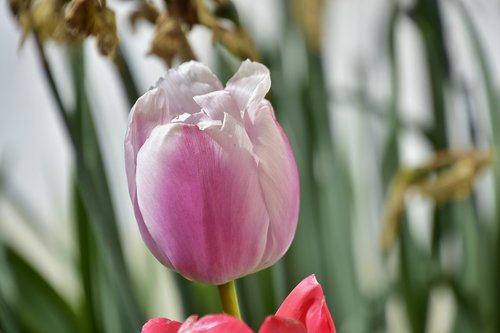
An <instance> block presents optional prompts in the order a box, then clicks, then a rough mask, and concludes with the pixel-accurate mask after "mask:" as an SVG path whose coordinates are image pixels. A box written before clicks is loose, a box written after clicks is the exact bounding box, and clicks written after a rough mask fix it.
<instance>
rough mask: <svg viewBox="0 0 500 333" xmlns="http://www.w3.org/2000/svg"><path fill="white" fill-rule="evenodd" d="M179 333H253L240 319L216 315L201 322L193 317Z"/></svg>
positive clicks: (208, 316) (206, 317)
mask: <svg viewBox="0 0 500 333" xmlns="http://www.w3.org/2000/svg"><path fill="white" fill-rule="evenodd" d="M179 333H252V330H251V329H250V328H249V327H248V326H247V324H245V323H244V322H242V321H241V320H239V319H236V318H234V317H231V316H229V315H226V314H216V315H207V316H205V317H202V318H201V319H199V320H196V316H191V317H190V318H188V319H187V320H186V321H185V322H184V324H183V325H182V326H181V328H180V330H179Z"/></svg>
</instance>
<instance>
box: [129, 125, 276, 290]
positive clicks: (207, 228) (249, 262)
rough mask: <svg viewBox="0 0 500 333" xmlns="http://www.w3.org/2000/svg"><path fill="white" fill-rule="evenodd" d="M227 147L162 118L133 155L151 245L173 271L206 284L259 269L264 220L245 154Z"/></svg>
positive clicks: (253, 172)
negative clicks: (157, 249)
mask: <svg viewBox="0 0 500 333" xmlns="http://www.w3.org/2000/svg"><path fill="white" fill-rule="evenodd" d="M231 147H232V150H229V148H227V147H226V148H224V147H222V146H221V145H220V144H218V143H217V142H216V141H215V140H213V139H212V138H211V137H210V136H209V134H208V133H206V132H205V131H202V130H200V129H199V128H198V127H196V126H190V125H181V124H169V125H165V126H162V127H159V128H157V129H155V131H153V133H152V134H151V136H150V138H149V139H148V140H147V141H146V143H145V144H144V145H143V147H142V148H141V150H140V151H139V154H138V157H137V195H138V203H139V208H140V211H141V213H142V216H143V217H144V222H145V225H146V226H147V228H148V230H149V231H150V233H151V235H152V236H153V238H154V240H155V242H156V244H158V245H159V246H160V247H161V248H162V250H163V252H164V253H165V255H166V256H167V257H168V258H169V259H170V262H171V264H172V266H171V267H172V268H174V269H175V270H176V271H178V272H179V273H180V274H182V275H184V276H185V277H187V278H190V279H193V280H197V281H203V282H206V283H211V284H221V283H225V282H227V281H229V280H232V279H234V278H237V277H240V276H242V275H246V274H248V273H250V272H252V270H253V269H257V268H258V267H259V263H260V260H261V257H262V254H263V251H264V248H265V239H262V237H261V235H262V234H265V233H266V232H267V227H268V223H269V221H268V216H267V212H266V207H265V203H264V200H263V198H262V194H261V190H260V186H259V183H258V176H257V172H256V169H255V163H254V161H253V157H252V156H251V155H250V154H249V153H248V151H246V150H245V149H243V148H241V147H238V146H237V145H234V146H231Z"/></svg>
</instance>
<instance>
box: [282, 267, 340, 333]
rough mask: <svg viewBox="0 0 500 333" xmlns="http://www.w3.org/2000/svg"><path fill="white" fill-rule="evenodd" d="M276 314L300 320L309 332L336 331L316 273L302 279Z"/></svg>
mask: <svg viewBox="0 0 500 333" xmlns="http://www.w3.org/2000/svg"><path fill="white" fill-rule="evenodd" d="M276 315H277V316H282V317H288V318H293V319H296V320H298V321H300V322H301V323H302V324H304V325H305V326H306V328H307V331H308V332H309V333H335V325H334V324H333V320H332V317H331V315H330V311H329V310H328V307H327V305H326V301H325V295H324V294H323V289H322V288H321V285H320V284H319V283H318V281H317V280H316V277H315V276H314V275H310V276H308V277H307V278H305V279H304V280H302V282H300V283H299V284H298V285H297V287H295V289H293V290H292V292H291V293H290V294H289V295H288V296H287V298H286V299H285V301H284V302H283V304H281V306H280V308H279V309H278V311H277V312H276Z"/></svg>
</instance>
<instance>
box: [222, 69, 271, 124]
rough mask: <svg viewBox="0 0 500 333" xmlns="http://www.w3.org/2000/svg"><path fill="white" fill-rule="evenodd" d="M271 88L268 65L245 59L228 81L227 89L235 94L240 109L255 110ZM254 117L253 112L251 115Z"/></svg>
mask: <svg viewBox="0 0 500 333" xmlns="http://www.w3.org/2000/svg"><path fill="white" fill-rule="evenodd" d="M269 89H271V77H270V74H269V70H268V69H267V67H266V66H264V65H262V64H259V63H257V62H252V61H250V60H245V61H244V62H243V63H242V64H241V66H240V68H239V69H238V71H237V72H236V74H234V76H233V77H232V78H231V79H230V80H229V81H228V82H227V85H226V90H227V91H229V92H230V93H231V95H233V98H234V99H235V101H236V103H237V104H238V107H239V109H240V111H244V110H249V112H252V110H255V109H256V107H257V105H258V104H259V103H260V101H261V100H262V99H263V98H264V97H265V96H266V94H267V92H268V91H269ZM250 116H251V118H252V119H253V114H251V115H250Z"/></svg>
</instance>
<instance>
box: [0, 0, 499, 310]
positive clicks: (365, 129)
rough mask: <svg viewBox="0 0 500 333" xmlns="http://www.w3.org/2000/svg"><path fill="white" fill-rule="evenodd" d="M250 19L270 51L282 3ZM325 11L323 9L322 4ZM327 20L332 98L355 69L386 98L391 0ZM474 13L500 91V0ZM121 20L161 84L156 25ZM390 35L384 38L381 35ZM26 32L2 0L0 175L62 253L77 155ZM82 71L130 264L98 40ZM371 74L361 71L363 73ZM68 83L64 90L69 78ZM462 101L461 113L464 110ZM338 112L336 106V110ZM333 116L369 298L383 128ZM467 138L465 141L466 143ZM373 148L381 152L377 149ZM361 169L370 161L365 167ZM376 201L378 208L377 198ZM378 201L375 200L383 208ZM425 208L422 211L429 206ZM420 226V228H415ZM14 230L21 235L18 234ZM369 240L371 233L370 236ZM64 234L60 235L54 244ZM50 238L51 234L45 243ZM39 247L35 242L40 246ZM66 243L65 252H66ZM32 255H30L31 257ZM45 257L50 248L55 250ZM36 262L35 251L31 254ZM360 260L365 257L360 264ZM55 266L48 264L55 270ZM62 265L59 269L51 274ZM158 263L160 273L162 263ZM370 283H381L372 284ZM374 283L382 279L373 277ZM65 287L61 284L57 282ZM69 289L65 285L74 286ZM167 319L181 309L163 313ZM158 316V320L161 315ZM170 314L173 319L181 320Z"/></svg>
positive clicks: (468, 57)
mask: <svg viewBox="0 0 500 333" xmlns="http://www.w3.org/2000/svg"><path fill="white" fill-rule="evenodd" d="M235 2H236V3H237V5H238V9H239V13H240V15H241V16H242V19H243V21H244V22H245V23H246V24H247V26H248V27H249V30H250V32H251V33H252V34H253V35H254V36H256V38H257V41H258V43H259V44H260V45H266V44H269V43H271V44H272V43H273V40H274V36H275V35H276V34H278V32H279V28H278V27H277V25H276V24H275V22H276V20H278V21H280V20H281V15H280V13H279V12H277V10H278V8H279V6H278V4H279V2H278V1H276V0H273V1H269V0H259V1H245V0H238V1H235ZM327 2H328V1H327ZM328 3H329V5H328V6H327V8H328V10H327V11H326V12H325V24H324V38H323V39H324V43H325V47H324V57H325V59H327V60H326V61H325V70H326V71H327V80H328V85H329V87H330V89H332V90H337V89H340V90H339V91H342V89H355V88H357V87H358V85H359V82H358V80H357V78H358V75H357V73H358V72H359V71H358V70H359V68H360V66H361V67H362V68H363V69H364V70H366V73H367V85H368V88H369V91H370V94H371V95H372V97H373V98H374V100H375V101H378V102H385V101H387V100H388V97H389V93H390V90H389V89H390V87H389V84H388V82H387V80H388V77H387V74H386V68H385V67H384V66H385V65H384V63H383V62H381V61H380V60H381V59H384V58H385V55H384V53H383V52H385V50H382V48H381V47H380V45H381V44H380V41H381V31H380V30H381V29H382V23H383V22H384V20H385V19H386V18H385V15H386V14H387V8H386V6H387V1H384V0H369V1H362V0H335V1H330V2H328ZM442 3H444V4H445V5H444V6H443V8H444V9H445V13H446V15H445V16H446V30H447V31H449V35H448V36H449V38H448V39H447V43H449V44H448V46H449V48H450V56H451V58H452V61H453V62H454V63H456V64H460V66H454V68H455V69H456V71H457V72H456V73H454V75H457V76H459V77H463V78H465V79H466V80H467V81H468V82H469V83H470V84H471V85H472V87H474V86H475V85H476V84H481V78H480V76H479V74H478V71H477V68H476V66H477V64H476V62H475V60H474V58H473V54H472V53H471V51H470V46H469V45H468V37H467V35H466V34H465V30H464V29H463V26H461V23H460V20H459V19H457V15H456V13H454V11H453V10H452V8H453V6H451V5H450V4H451V3H452V1H451V0H448V1H442ZM467 3H470V4H473V5H469V6H468V7H469V8H470V14H471V15H472V16H473V17H474V19H475V23H476V25H477V26H478V28H479V30H480V32H481V37H482V38H483V40H482V42H483V44H484V45H485V47H486V49H487V55H488V57H489V58H488V60H489V61H490V68H491V69H492V70H493V72H494V78H495V79H496V82H495V83H496V84H497V86H498V85H499V83H500V82H499V81H498V78H500V49H499V45H500V43H499V42H500V40H499V38H500V35H499V34H498V31H500V26H499V25H500V24H499V22H500V20H499V18H500V5H499V4H498V3H497V2H496V1H493V0H489V1H488V0H481V1H473V0H469V1H467ZM111 5H112V6H113V8H115V9H116V11H117V14H118V18H119V29H120V34H121V37H122V39H123V40H124V43H125V46H126V47H127V49H128V50H129V51H130V53H129V54H128V55H129V56H130V59H131V67H132V69H133V71H134V74H135V76H136V78H137V80H138V83H139V89H140V90H141V91H142V92H143V91H145V90H146V89H147V88H148V87H149V86H150V85H152V84H154V83H155V82H156V80H157V78H158V77H159V76H161V75H162V74H163V73H164V72H165V68H164V67H163V65H162V63H161V62H160V61H159V60H158V59H156V58H154V57H147V56H145V53H146V52H147V50H148V47H149V41H150V38H151V32H152V27H150V26H147V25H145V24H142V25H139V29H138V31H137V32H136V33H135V34H132V33H131V31H130V29H129V28H128V27H127V26H126V22H125V15H126V14H127V12H128V11H129V10H130V8H131V5H132V4H131V3H117V2H116V1H114V2H111ZM209 36H210V35H209V33H208V32H207V31H205V30H204V29H197V30H196V31H195V33H194V34H193V36H191V37H192V41H193V45H194V47H195V51H196V53H197V54H198V55H199V56H200V58H201V60H202V61H204V62H206V63H208V64H210V63H211V61H212V57H211V53H210V52H208V51H206V50H209V48H210V37H209ZM382 36H383V35H382ZM417 36H418V35H417V33H416V31H415V28H414V27H413V26H412V24H411V23H410V22H409V21H407V20H402V21H401V22H400V29H399V33H398V41H399V47H398V54H399V55H400V56H401V59H402V68H401V77H400V81H401V99H400V106H401V108H402V109H403V110H404V112H405V113H404V114H403V115H402V117H403V118H404V119H407V120H408V121H411V122H417V123H421V124H424V125H425V124H428V123H429V122H430V121H431V120H430V116H429V113H428V111H427V110H429V107H428V106H429V100H428V94H427V92H426V83H425V82H426V81H425V80H426V77H425V72H424V71H423V70H422V67H421V66H422V64H424V61H425V60H424V59H423V57H422V54H421V53H420V52H421V51H420V50H421V45H420V40H419V38H418V37H417ZM19 40H20V32H19V29H18V27H17V25H16V24H15V22H14V20H13V18H12V15H11V14H10V12H9V10H8V7H7V2H6V1H5V2H1V3H0V101H1V107H0V166H1V168H2V169H3V170H4V172H5V174H6V175H7V178H8V186H9V187H10V188H13V189H14V190H15V191H16V192H17V193H19V194H20V195H21V197H22V198H24V199H25V200H26V202H27V203H28V205H29V207H32V209H33V212H34V214H35V216H37V217H38V219H39V221H38V223H39V224H40V225H41V226H43V227H44V228H45V227H46V229H45V230H46V232H47V234H48V236H47V237H49V238H50V237H52V236H55V239H56V240H57V241H56V242H55V243H56V244H58V242H60V243H61V244H60V245H57V246H61V247H65V246H67V244H66V243H65V242H67V238H68V233H69V230H66V229H64V228H63V226H64V225H68V223H65V222H66V221H67V219H68V214H69V198H70V194H71V193H70V188H69V180H70V177H71V172H72V171H71V170H72V157H71V153H70V147H69V144H68V142H67V140H66V137H65V133H64V131H63V128H62V126H61V123H60V121H59V118H58V117H57V111H56V106H55V104H54V103H53V100H52V96H51V94H50V91H49V90H48V88H47V85H46V82H45V78H44V77H43V75H42V73H41V70H40V67H39V64H38V59H37V58H36V52H35V51H36V50H35V48H34V43H33V41H32V40H31V39H28V40H27V41H26V43H25V45H24V46H23V47H22V48H21V49H19V48H18V46H19ZM86 52H87V60H86V61H87V67H88V79H89V80H88V82H91V83H92V85H89V86H88V88H89V95H90V96H93V97H94V99H93V100H92V105H93V106H94V111H95V113H96V117H97V118H96V119H98V121H97V125H98V131H99V136H100V139H102V140H104V141H106V145H104V147H105V148H106V152H105V160H106V166H107V168H108V170H110V171H111V170H112V172H110V173H109V175H110V181H111V185H112V186H111V189H112V193H113V195H114V199H115V204H116V210H117V213H118V217H119V219H120V221H122V222H123V225H124V226H125V227H124V229H125V230H130V231H131V232H130V233H127V235H126V236H125V237H126V238H127V239H128V240H130V241H131V242H132V244H135V245H134V246H133V247H131V248H132V249H133V251H132V250H131V252H130V253H129V255H130V256H132V255H133V256H141V255H144V253H143V252H141V251H139V252H140V254H136V252H137V251H136V250H137V249H141V248H142V249H143V248H144V246H142V245H141V243H140V239H139V238H138V232H137V230H136V227H135V222H134V218H133V214H132V209H131V205H130V202H129V198H128V191H127V185H126V178H125V172H124V162H123V151H122V142H123V137H124V133H125V128H126V116H125V114H126V111H127V103H126V101H125V98H124V95H123V92H122V91H121V87H120V84H119V82H118V81H117V80H118V78H117V77H116V74H115V72H114V70H113V68H112V67H111V64H110V63H109V62H108V61H107V60H106V59H104V58H102V57H100V56H99V55H98V54H97V52H96V50H95V45H94V41H91V42H90V43H87V45H86ZM49 55H50V56H51V59H56V60H57V59H58V58H59V59H60V54H59V53H58V49H57V47H54V45H49ZM363 66H364V67H363ZM55 70H56V74H57V78H58V82H59V83H60V86H61V89H62V91H63V92H66V94H67V95H68V96H67V98H68V99H69V100H71V96H69V95H70V91H69V90H68V88H67V87H68V86H69V85H68V84H65V82H66V83H67V78H66V77H65V73H64V67H61V66H59V67H57V66H56V67H55ZM65 80H66V81H65ZM455 103H456V104H457V105H458V107H459V105H460V103H459V102H456V101H455ZM332 106H333V105H332ZM335 110H336V111H335V114H334V116H333V118H332V127H333V128H334V132H335V140H336V145H337V146H339V147H341V149H342V151H343V152H344V153H345V154H346V157H347V158H348V161H349V165H350V166H351V171H352V173H353V180H354V194H355V196H356V200H355V202H356V203H357V204H359V205H360V206H359V207H356V208H357V209H355V212H356V215H355V216H354V219H355V221H353V222H354V228H355V231H359V232H356V233H355V234H356V235H359V236H356V237H357V238H355V239H354V242H355V248H356V258H357V263H358V270H362V271H363V272H360V273H361V274H360V276H370V277H372V278H371V279H370V280H366V281H360V282H361V284H362V285H363V286H364V288H365V289H366V290H367V291H370V290H371V289H372V288H373V287H374V286H373V285H372V284H373V283H375V284H377V283H379V282H380V279H383V272H382V271H381V269H382V268H381V266H379V265H378V264H379V263H380V261H379V258H376V257H377V255H376V253H377V251H374V250H375V247H377V246H378V230H379V226H380V216H381V211H380V204H381V201H380V200H381V190H380V184H378V183H377V182H378V180H377V178H376V171H377V170H376V168H377V167H378V166H377V163H378V162H377V158H378V157H377V154H378V153H379V152H378V151H377V150H376V149H372V146H373V142H372V139H371V138H372V136H374V137H376V138H379V139H378V140H377V141H378V143H379V145H380V144H382V143H383V141H382V139H380V138H383V135H384V131H383V129H381V128H380V126H378V125H377V124H376V122H375V123H374V122H372V121H366V118H365V117H360V116H359V113H357V112H356V110H354V109H353V106H352V105H344V106H339V105H335ZM454 121H456V122H457V123H456V126H455V127H456V128H457V131H458V132H457V133H458V134H457V135H455V136H453V138H452V143H454V144H455V145H456V146H457V147H466V146H467V144H468V140H467V138H466V137H464V135H463V132H464V131H463V130H460V128H461V123H460V121H461V120H460V119H456V120H454ZM460 131H462V134H460ZM401 135H402V142H403V144H402V146H401V147H400V150H401V153H402V157H401V158H402V163H403V164H406V165H415V164H418V163H421V162H423V161H425V159H426V158H427V157H428V154H429V151H428V147H427V145H426V143H425V142H424V141H423V140H422V138H421V137H419V135H418V134H416V133H414V132H411V131H409V132H405V133H401ZM380 148H381V147H378V148H377V149H380ZM360 161H363V163H360ZM366 184H370V185H371V186H370V188H372V189H373V190H372V191H366V188H367V186H366ZM374 198H376V199H374ZM377 200H378V201H377ZM426 205H427V206H428V204H426V203H425V202H424V203H421V205H420V206H419V204H418V203H415V205H414V206H413V207H416V208H414V209H413V213H412V212H410V215H411V216H413V215H416V216H417V219H421V217H418V216H420V215H424V216H425V214H426V211H427V210H428V208H425V207H426ZM422 207H424V208H422ZM20 224H22V223H21V222H20V221H18V220H17V218H16V215H15V214H13V213H12V210H11V209H10V208H9V207H8V206H7V205H6V204H5V201H4V200H3V199H2V198H1V197H0V237H3V238H10V239H11V241H14V242H18V243H20V245H19V246H20V247H23V248H29V247H30V246H35V247H36V246H37V245H36V242H37V241H36V239H35V240H34V241H33V242H28V243H29V244H23V240H24V239H25V238H23V237H25V236H22V235H25V233H29V228H27V229H26V230H28V231H26V230H25V229H23V228H22V227H20V226H19V225H20ZM420 225H422V224H420ZM18 229H19V230H18ZM367 231H369V232H367ZM428 232H429V230H428V226H427V227H426V226H425V225H424V227H420V228H417V230H416V233H417V234H420V235H421V236H420V238H421V241H422V242H423V243H425V242H426V240H425V239H426V238H428V237H427V234H428ZM54 233H60V234H61V235H62V236H61V237H59V236H56V235H54ZM50 235H52V236H50ZM33 244H35V245H33ZM65 244H66V245H65ZM27 252H29V251H27ZM34 252H35V253H36V255H43V251H34ZM48 253H50V251H48ZM31 255H33V254H31ZM363 258H364V259H363ZM45 261H48V262H49V263H48V264H45V263H44V260H42V262H41V263H39V264H40V265H41V266H43V265H48V266H47V267H45V268H43V267H42V269H43V270H44V272H45V273H46V274H47V275H54V276H52V279H53V280H54V282H61V283H62V284H64V283H67V284H68V282H65V281H67V280H69V281H71V277H69V278H66V277H64V276H65V275H63V277H60V278H58V277H57V276H56V275H57V274H55V273H53V271H54V267H57V262H56V261H55V262H54V263H51V261H50V260H45ZM51 265H52V266H51ZM54 265H55V266H54ZM157 266H159V265H157ZM373 277H374V278H373ZM377 277H378V279H379V280H377ZM58 279H59V280H58ZM72 283H73V282H69V285H68V287H67V289H68V290H70V289H71V285H72ZM167 308H168V309H169V310H168V311H171V312H172V313H174V312H175V310H172V309H173V308H174V306H167ZM155 310H158V312H161V310H160V309H155ZM174 316H175V313H174Z"/></svg>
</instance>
